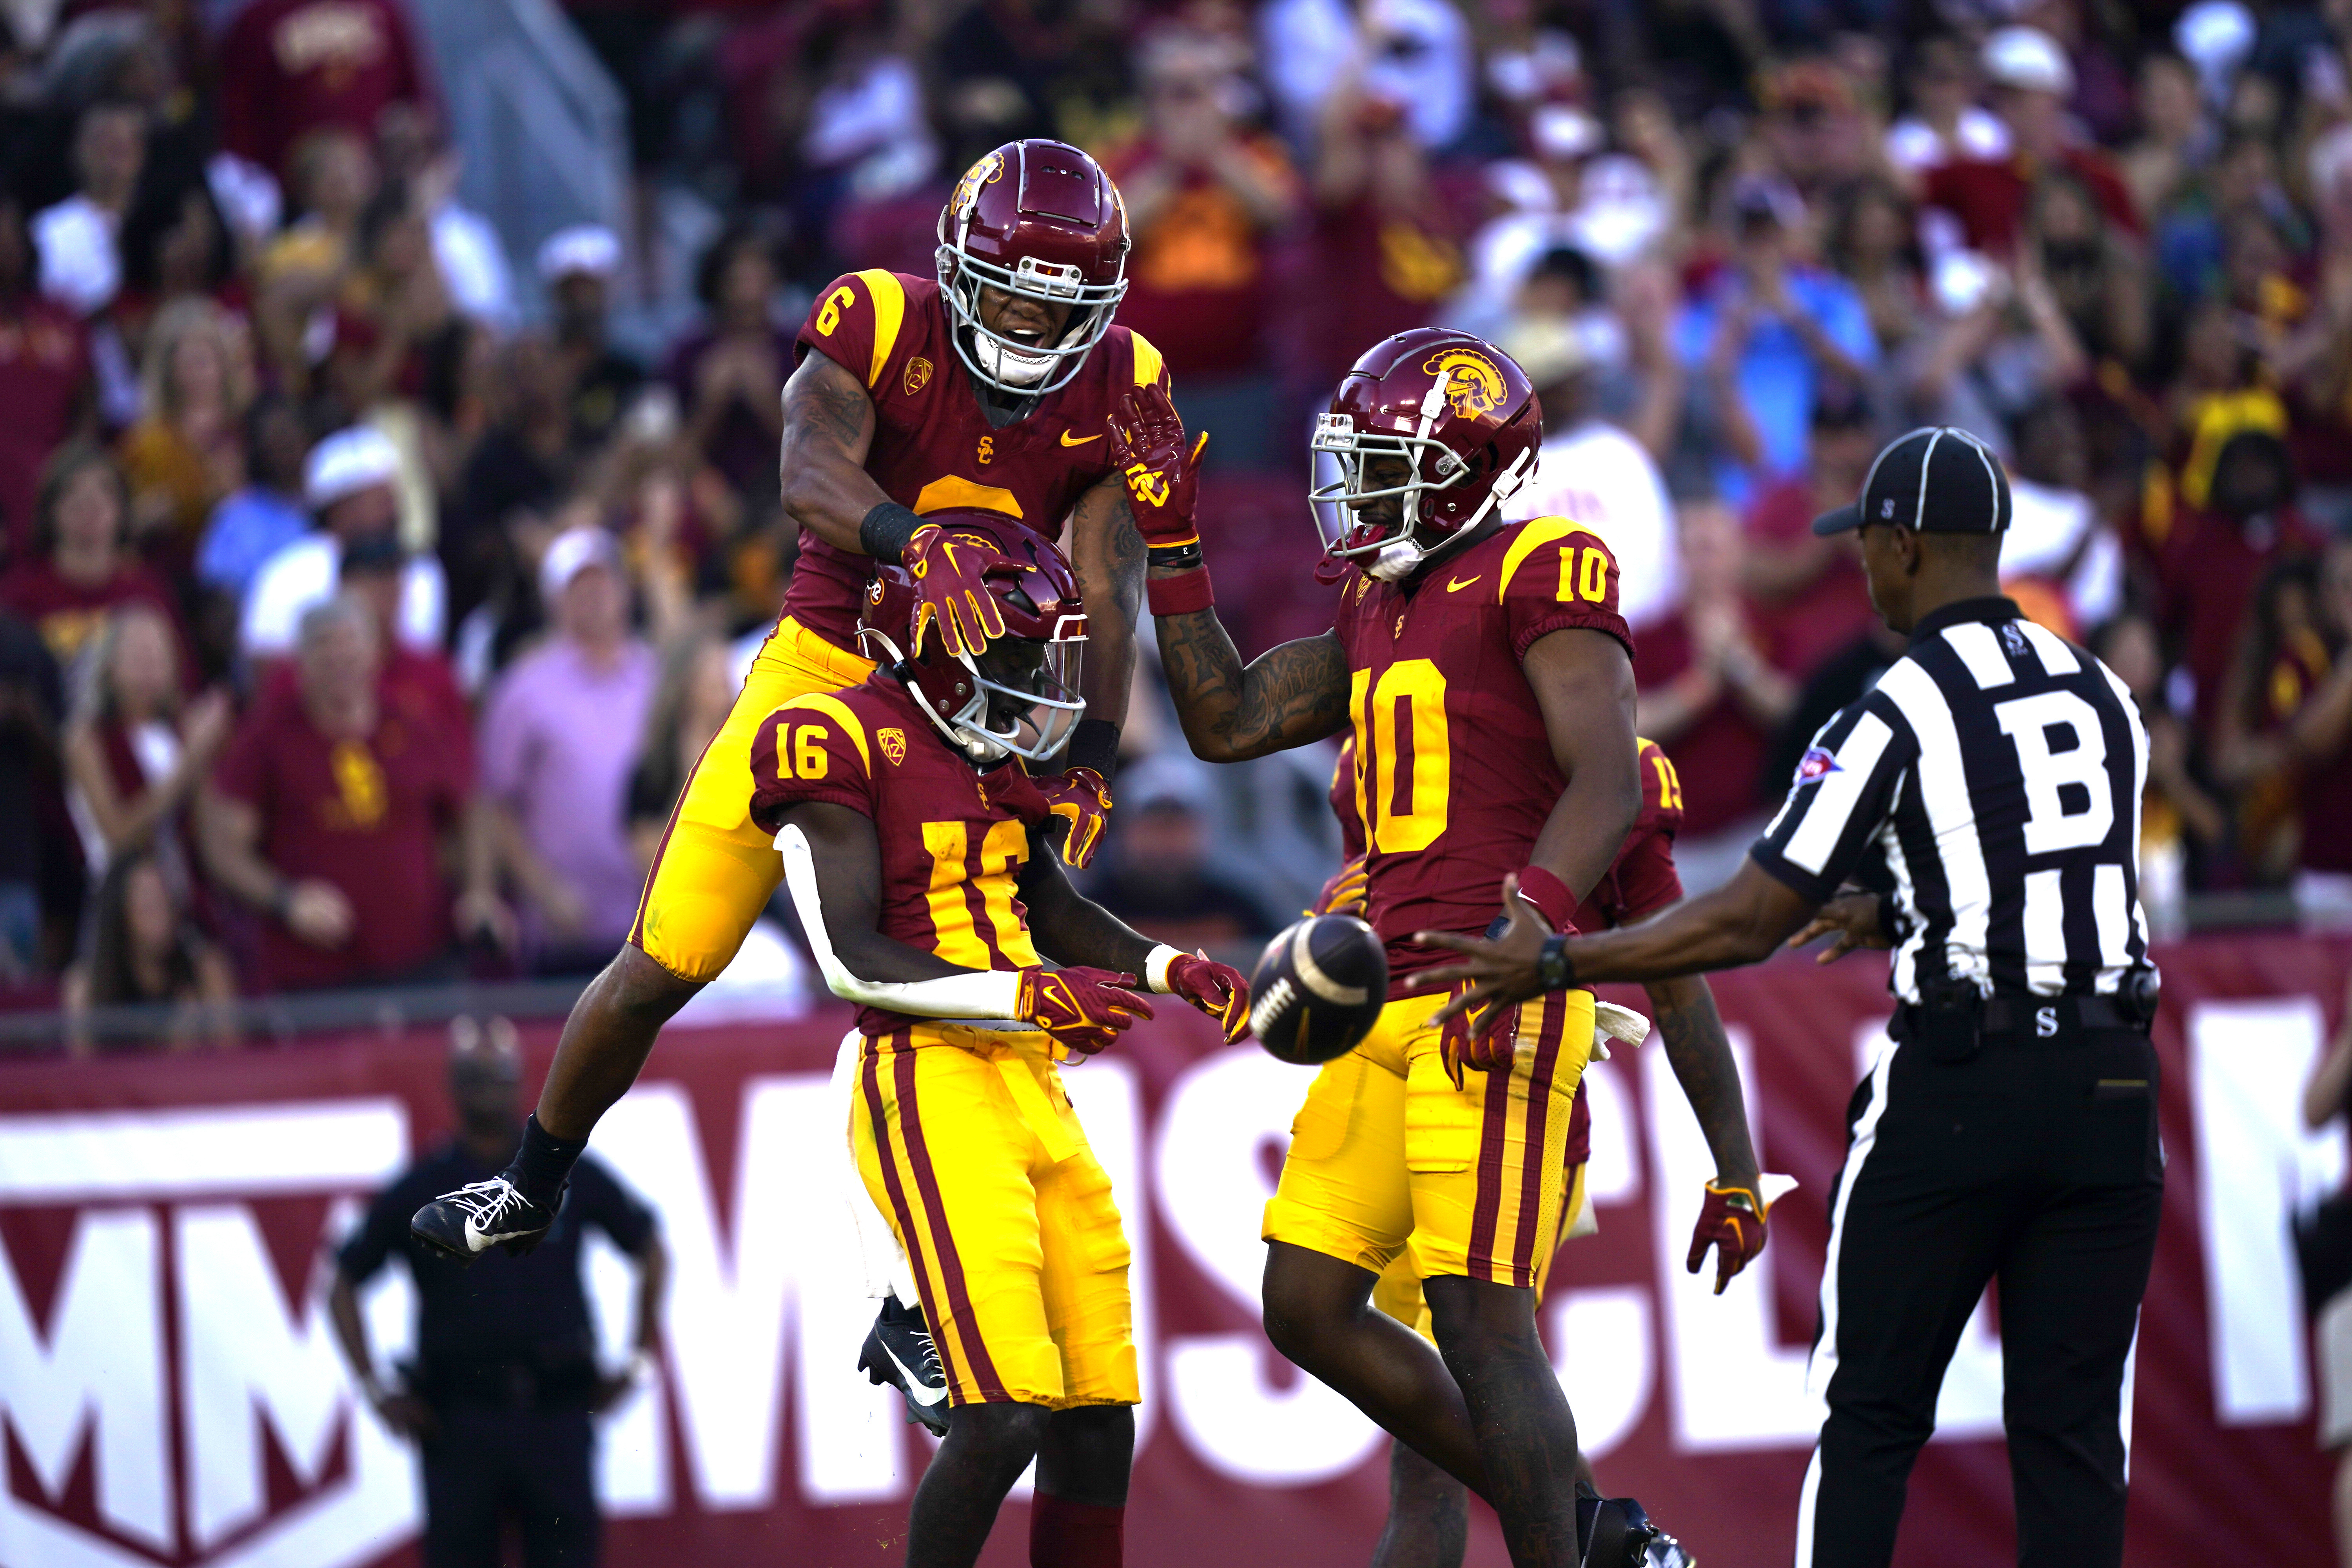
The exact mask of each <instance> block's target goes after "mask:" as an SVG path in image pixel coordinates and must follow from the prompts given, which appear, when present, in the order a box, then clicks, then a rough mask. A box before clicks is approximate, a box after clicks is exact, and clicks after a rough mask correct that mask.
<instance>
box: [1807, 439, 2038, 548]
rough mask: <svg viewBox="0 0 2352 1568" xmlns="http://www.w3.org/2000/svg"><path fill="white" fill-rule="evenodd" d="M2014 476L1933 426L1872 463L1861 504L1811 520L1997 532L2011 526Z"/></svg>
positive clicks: (1834, 525) (1826, 529) (1836, 527)
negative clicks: (2011, 485) (2012, 480)
mask: <svg viewBox="0 0 2352 1568" xmlns="http://www.w3.org/2000/svg"><path fill="white" fill-rule="evenodd" d="M2009 513H2010V502H2009V475H2008V474H2006V473H2004V472H2003V471H2002V470H2001V466H2000V458H1997V457H1995V456H1993V453H1992V448H1991V447H1987V446H1986V445H1985V444H1984V443H1983V442H1982V441H1979V440H1978V439H1977V438H1976V437H1973V436H1971V435H1969V433H1968V432H1967V431H1965V430H1955V429H1953V428H1952V427H1951V426H1948V425H1931V426H1923V427H1921V428H1919V429H1917V430H1914V431H1912V432H1911V434H1909V435H1908V436H1905V437H1901V438H1900V439H1898V440H1896V441H1894V442H1891V443H1890V444H1889V445H1888V446H1887V447H1886V449H1885V450H1884V451H1882V452H1880V453H1879V454H1878V457H1877V458H1876V460H1874V462H1872V464H1871V465H1870V473H1869V475H1868V477H1866V478H1865V479H1864V480H1863V481H1862V500H1860V501H1858V502H1856V503H1855V504H1854V505H1853V506H1842V507H1840V508H1838V509H1837V510H1835V511H1833V512H1830V513H1828V514H1827V515H1825V516H1822V517H1817V518H1815V519H1813V531H1814V532H1815V533H1818V534H1822V535H1824V536H1826V535H1829V534H1832V533H1843V532H1845V531H1847V530H1848V529H1853V528H1860V527H1862V526H1863V525H1864V524H1865V523H1873V522H1879V523H1887V524H1891V525H1894V526H1895V527H1900V528H1907V529H1910V530H1912V531H1915V532H1919V533H1999V532H2000V531H2001V530H2003V529H2005V528H2007V527H2008V526H2009Z"/></svg>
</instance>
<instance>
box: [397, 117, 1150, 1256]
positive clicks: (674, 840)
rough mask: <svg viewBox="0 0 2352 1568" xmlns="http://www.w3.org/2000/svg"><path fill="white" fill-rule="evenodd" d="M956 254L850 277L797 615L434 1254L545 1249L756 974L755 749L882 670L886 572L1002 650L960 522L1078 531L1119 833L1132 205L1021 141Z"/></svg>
mask: <svg viewBox="0 0 2352 1568" xmlns="http://www.w3.org/2000/svg"><path fill="white" fill-rule="evenodd" d="M939 239H940V245H939V253H938V263H939V275H938V278H937V280H936V281H934V280H932V279H923V278H915V277H910V276H908V275H906V274H903V273H897V272H890V271H887V270H884V269H882V268H872V269H868V270H866V271H862V272H853V273H849V274H846V275H845V276H844V277H841V278H838V279H835V280H834V283H833V285H832V286H831V287H830V288H828V289H826V290H825V291H824V294H822V295H821V296H820V297H819V298H818V300H816V302H815V304H814V306H812V307H811V309H810V311H809V315H808V319H807V321H804V322H803V324H802V327H801V330H800V334H799V339H798V342H797V344H796V345H795V352H796V353H797V356H798V365H797V368H796V369H794V370H793V373H792V376H791V378H790V379H789V380H788V381H786V382H785V384H784V386H783V389H782V405H783V409H782V412H783V431H782V443H781V447H780V452H779V458H778V478H779V480H780V482H781V484H782V499H783V505H784V510H786V511H787V512H789V513H790V514H791V515H792V518H793V521H795V522H796V523H797V524H799V526H800V529H801V554H800V562H799V565H798V567H797V568H796V570H795V571H794V573H793V584H792V591H791V594H790V595H789V596H788V597H787V599H786V601H785V605H784V614H783V616H782V618H781V619H780V620H779V621H778V622H777V624H776V627H775V630H774V632H773V633H772V635H771V636H770V637H768V639H767V641H766V643H765V644H763V645H762V646H761V649H760V655H759V658H756V659H755V660H753V661H752V666H751V672H750V674H749V676H748V677H747V678H746V679H745V680H744V683H743V689H742V691H741V692H740V694H739V695H738V696H737V698H736V700H735V706H734V708H733V709H732V710H730V712H729V714H728V717H727V721H726V723H725V724H724V725H722V726H721V727H720V729H719V733H718V735H717V736H716V737H714V738H713V739H712V741H711V742H710V744H709V748H708V749H706V750H705V751H704V752H703V754H702V757H701V759H700V760H699V761H698V762H697V763H696V764H695V768H694V773H693V776H692V777H690V778H689V779H688V781H687V784H686V789H685V791H684V793H683V795H682V796H681V798H680V800H679V802H678V805H677V811H676V812H675V813H674V814H673V816H672V817H671V820H670V823H669V826H668V827H667V829H666V830H665V831H664V832H663V834H662V840H661V847H660V849H659V850H658V851H657V852H656V855H655V858H654V865H653V868H652V870H651V871H650V872H649V873H648V874H647V876H646V889H645V893H644V896H643V897H642V899H641V900H640V901H639V903H638V907H637V918H636V921H635V926H634V928H633V929H632V930H631V931H630V932H629V938H628V941H627V942H626V943H625V944H624V945H623V946H622V948H621V951H620V952H618V953H617V954H615V955H614V959H613V962H612V963H611V964H609V965H608V966H607V967H606V968H605V970H604V973H602V974H600V975H598V976H597V978H596V980H595V982H594V983H593V984H592V985H590V986H589V988H588V990H587V991H586V992H585V993H584V994H583V995H582V996H581V998H580V1001H579V1003H578V1004H577V1005H575V1006H574V1007H573V1008H572V1016H571V1017H570V1018H569V1019H567V1020H566V1021H565V1024H564V1026H563V1037H562V1042H561V1044H559V1046H558V1047H557V1048H556V1053H555V1059H554V1061H553V1063H552V1064H551V1065H550V1067H549V1068H548V1074H547V1080H546V1083H545V1085H544V1086H543V1087H542V1088H541V1091H540V1097H539V1106H538V1110H537V1112H536V1114H535V1115H533V1117H532V1118H531V1119H530V1122H529V1124H528V1126H527V1127H526V1129H525V1131H524V1136H523V1143H522V1148H521V1150H520V1152H519V1154H518V1155H517V1157H516V1160H515V1163H513V1164H512V1165H511V1166H509V1169H508V1170H507V1171H506V1172H505V1173H502V1174H500V1175H499V1176H498V1177H495V1178H493V1179H492V1180H490V1181H488V1182H484V1183H478V1184H475V1185H474V1187H473V1188H470V1189H468V1190H467V1191H465V1192H460V1193H451V1194H445V1195H444V1196H443V1197H442V1198H439V1199H436V1201H435V1202H433V1203H431V1204H428V1205H425V1208H424V1209H422V1210H420V1211H419V1212H418V1214H417V1215H416V1219H415V1226H414V1228H415V1232H416V1234H417V1236H418V1237H419V1238H420V1239H422V1240H423V1241H425V1242H426V1243H427V1244H428V1245H432V1246H435V1247H441V1248H442V1249H444V1250H446V1251H448V1252H450V1253H452V1254H454V1255H455V1256H457V1257H458V1258H464V1259H468V1260H470V1259H471V1258H475V1257H477V1256H478V1255H479V1254H480V1253H481V1252H483V1251H485V1250H487V1249H488V1247H493V1246H505V1247H510V1248H513V1247H528V1246H530V1245H531V1244H532V1243H533V1241H534V1239H535V1238H536V1237H539V1236H540V1235H541V1234H543V1233H544V1232H545V1230H546V1228H547V1226H549V1225H550V1224H551V1222H552V1220H553V1218H554V1215H555V1210H556V1206H557V1205H558V1204H559V1203H560V1201H561V1199H562V1191H563V1184H564V1181H565V1179H566V1178H567V1176H568V1175H569V1173H570V1171H571V1167H572V1161H573V1160H575V1159H577V1158H578V1157H579V1153H580V1151H581V1150H582V1149H583V1148H584V1147H585V1146H586V1142H587V1139H588V1135H589V1132H590V1131H591V1130H592V1129H593V1127H594V1126H595V1124H596V1121H597V1119H598V1118H599V1117H601V1116H602V1115H604V1111H605V1110H606V1109H607V1108H608V1107H610V1106H611V1105H612V1104H613V1102H614V1101H615V1100H618V1099H620V1097H621V1096H622V1094H623V1093H624V1092H625V1091H626V1090H627V1089H628V1087H629V1085H630V1084H631V1082H633V1081H634V1080H635V1077H636V1074H637V1071H638V1069H639V1068H642V1067H643V1066H644V1065H645V1061H646V1056H647V1055H648V1053H650V1052H651V1050H652V1048H653V1043H654V1038H655V1036H656V1033H657V1032H658V1031H659V1030H660V1028H661V1026H663V1025H664V1024H665V1023H667V1021H668V1020H669V1018H670V1017H671V1016H672V1015H674V1014H675V1013H677V1010H678V1009H679V1008H680V1007H682V1006H684V1005H686V1003H687V1001H688V999H689V998H690V997H692V996H693V995H694V994H695V993H696V992H698V991H699V990H700V989H701V988H702V986H703V985H704V984H707V983H709V981H711V980H713V979H715V978H717V977H718V975H719V972H720V971H722V970H724V969H725V968H726V967H727V965H728V963H730V961H731V960H732V959H733V958H734V956H735V952H736V949H737V948H738V947H740V945H741V944H742V941H743V938H744V935H745V933H746V932H748V931H750V930H751V922H752V921H754V920H755V919H757V918H758V916H759V914H760V912H761V910H763V909H765V908H766V907H767V905H768V900H769V899H770V898H771V897H772V895H773V894H774V893H775V890H776V885H777V883H778V881H779V880H780V879H781V878H782V861H780V860H779V859H778V858H777V856H776V851H775V848H774V847H773V846H772V844H771V843H770V842H769V838H768V835H766V834H764V833H762V832H761V830H760V829H759V827H758V826H757V825H755V824H754V823H752V822H751V819H750V816H749V815H748V812H747V808H746V803H747V802H748V801H749V800H750V799H751V783H752V781H751V761H750V759H751V741H752V737H753V735H754V733H755V732H756V731H757V730H758V729H759V726H760V725H761V722H762V721H764V720H765V719H766V718H767V716H768V714H769V713H770V712H772V711H773V710H774V709H775V708H776V706H777V705H778V704H779V703H781V702H783V701H786V700H790V699H792V698H793V697H798V696H801V695H803V694H805V693H809V692H823V691H832V690H835V689H840V688H843V687H847V686H855V685H856V684H857V683H858V682H859V681H862V680H864V679H866V675H867V674H868V673H869V672H870V671H871V670H872V669H873V668H874V666H873V663H872V661H871V660H870V659H869V658H866V656H865V655H864V654H863V653H861V652H860V651H858V643H857V617H858V607H859V603H860V599H861V597H862V596H863V595H864V593H865V591H866V584H867V583H868V582H869V581H870V580H871V579H872V576H873V574H874V572H875V570H876V568H877V565H889V566H904V567H905V568H906V570H907V572H908V574H909V575H910V577H911V578H912V580H913V584H914V587H915V589H916V591H917V592H918V593H919V595H920V596H921V598H922V601H923V604H924V606H925V610H926V613H927V614H929V615H930V616H934V617H936V619H937V621H938V623H939V626H940V636H941V637H942V638H943V639H944V647H946V649H947V650H948V651H950V653H953V652H956V651H959V650H966V649H968V651H970V652H972V653H974V654H977V653H978V652H980V651H981V650H982V647H985V646H986V644H987V643H988V642H989V641H990V640H991V639H992V638H993V637H998V636H1000V635H1002V634H1003V630H1004V626H1003V621H1002V620H1001V618H1000V616H999V615H998V612H997V610H996V607H995V605H994V604H993V602H992V599H991V597H990V595H988V594H986V593H984V592H982V591H981V580H982V575H983V574H985V572H986V571H987V569H988V568H989V566H990V565H991V564H992V563H997V562H999V561H1001V560H1002V559H1003V558H1002V556H1001V555H1000V554H999V553H998V552H996V550H995V549H993V548H992V546H991V544H990V542H989V541H988V540H987V539H986V538H984V537H982V538H975V537H973V536H972V534H971V531H969V530H962V529H957V528H954V527H950V526H947V523H948V522H949V521H950V515H949V514H951V513H961V514H964V515H966V516H968V515H970V513H971V512H972V511H974V510H979V511H985V512H988V513H991V514H992V515H995V516H997V517H1000V518H1010V519H1013V520H1017V521H1020V522H1022V523H1024V524H1025V525H1026V526H1027V527H1028V528H1030V529H1032V530H1034V531H1037V532H1039V533H1041V534H1043V535H1044V536H1045V538H1047V539H1049V540H1053V541H1055V542H1057V543H1058V542H1061V541H1062V539H1063V538H1064V536H1065V532H1066V537H1067V541H1068V552H1069V558H1070V560H1071V561H1072V563H1074V566H1075V569H1076V577H1077V583H1078V586H1079V587H1080V588H1081V589H1083V590H1084V591H1085V593H1086V595H1087V600H1088V602H1089V603H1090V604H1091V605H1093V606H1094V607H1095V608H1096V609H1097V612H1099V613H1098V614H1097V616H1096V617H1095V620H1094V628H1095V630H1094V639H1093V654H1092V657H1091V658H1089V659H1088V660H1087V690H1086V692H1085V695H1086V696H1087V699H1088V710H1087V718H1086V719H1085V720H1084V721H1081V722H1080V723H1079V724H1078V725H1077V726H1076V731H1075V732H1074V733H1073V734H1072V736H1071V738H1070V742H1069V745H1068V748H1067V751H1066V754H1065V756H1064V758H1063V759H1062V765H1064V766H1066V767H1067V768H1069V769H1070V770H1071V771H1070V773H1069V774H1068V776H1067V781H1066V782H1067V784H1068V785H1069V788H1068V790H1067V795H1068V798H1069V799H1070V801H1071V802H1073V803H1076V805H1077V809H1076V812H1075V814H1074V816H1073V819H1072V826H1071V830H1070V836H1069V837H1068V839H1067V841H1066V844H1065V846H1064V847H1065V850H1066V854H1067V857H1068V858H1069V860H1070V862H1071V863H1072V864H1075V865H1083V864H1084V863H1085V860H1086V858H1087V855H1088V854H1089V853H1090V852H1091V850H1092V848H1093V846H1094V845H1095V843H1096V842H1097V841H1098V838H1099V835H1100V828H1101V816H1102V814H1103V812H1104V811H1106V810H1107V809H1108V804H1109V792H1108V787H1107V784H1106V782H1105V781H1106V780H1107V779H1108V775H1109V773H1110V771H1111V768H1112V765H1113V763H1114V761H1115V759H1116V757H1117V755H1118V726H1119V722H1120V721H1121V720H1122V719H1123V717H1124V716H1125V714H1126V710H1127V692H1128V681H1129V676H1130V674H1131V673H1132V671H1133V668H1134V658H1135V655H1134V643H1133V626H1134V622H1135V617H1136V615H1137V613H1138V611H1139V608H1140V603H1139V602H1140V599H1141V596H1142V588H1141V574H1142V570H1143V546H1142V542H1141V541H1140V540H1139V538H1138V537H1137V535H1136V531H1135V528H1134V525H1133V523H1132V522H1131V521H1129V516H1128V508H1127V496H1126V489H1125V486H1124V485H1123V484H1122V483H1121V481H1120V478H1119V475H1118V472H1117V471H1116V470H1115V469H1114V468H1113V467H1112V465H1111V463H1110V461H1109V459H1108V457H1107V456H1106V453H1107V450H1108V431H1107V429H1106V419H1107V416H1108V415H1109V413H1110V411H1111V408H1112V406H1113V405H1114V403H1115V402H1116V400H1117V399H1118V395H1119V394H1120V393H1121V392H1123V391H1126V390H1128V389H1130V388H1133V387H1136V386H1139V385H1148V386H1155V387H1163V388H1164V387H1165V385H1166V384H1167V372H1166V369H1165V367H1164V366H1163V364H1162V363H1161V360H1160V353H1159V351H1158V350H1156V349H1154V348H1153V347H1152V346H1151V344H1150V343H1149V342H1145V341H1144V340H1143V339H1142V338H1140V337H1138V336H1136V335H1135V334H1134V333H1132V332H1129V331H1127V330H1126V329H1125V328H1123V327H1119V326H1116V325H1114V324H1112V321H1111V317H1112V314H1113V312H1115V311H1116V310H1118V302H1119V300H1120V299H1121V298H1122V297H1123V296H1124V295H1125V293H1126V291H1127V282H1126V266H1127V253H1128V248H1129V237H1128V226H1127V210H1126V208H1125V206H1124V205H1121V203H1120V201H1119V195H1118V190H1117V189H1116V188H1115V187H1114V186H1113V185H1112V184H1111V182H1110V178H1109V176H1108V175H1107V174H1104V173H1103V172H1102V169H1101V168H1100V167H1099V166H1098V165H1097V163H1095V161H1094V160H1093V159H1092V158H1090V157H1088V156H1087V154H1086V153H1082V152H1080V151H1078V150H1077V149H1076V148H1075V147H1068V146H1065V145H1063V144H1062V143H1060V142H1042V141H1028V142H1008V143H1006V144H1005V145H1004V146H1003V147H999V148H997V149H996V150H995V151H994V152H992V153H988V154H987V155H986V156H984V157H982V159H981V160H980V161H979V162H978V163H975V164H973V165H972V166H971V169H970V170H969V171H967V172H966V173H965V174H964V176H963V178H962V179H961V180H960V181H958V182H957V184H956V186H955V189H954V191H953V193H952V194H951V195H950V197H949V199H948V203H947V205H946V206H945V208H943V209H942V210H941V212H940V219H939Z"/></svg>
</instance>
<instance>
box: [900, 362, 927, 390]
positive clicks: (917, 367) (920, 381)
mask: <svg viewBox="0 0 2352 1568" xmlns="http://www.w3.org/2000/svg"><path fill="white" fill-rule="evenodd" d="M901 380H902V383H903V384H904V385H905V386H906V388H907V395H908V396H909V397H912V396H914V395H915V394H917V393H919V392H920V391H922V390H923V388H925V387H927V386H929V385H930V384H931V362H930V361H929V360H927V359H925V358H924V357H923V356H922V355H920V354H917V355H916V356H915V357H914V358H913V359H910V360H908V362H907V374H906V375H905V376H904V377H902V378H901Z"/></svg>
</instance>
